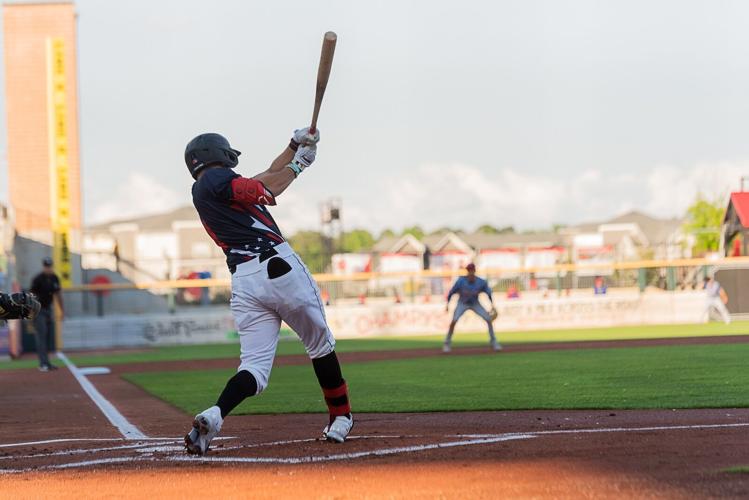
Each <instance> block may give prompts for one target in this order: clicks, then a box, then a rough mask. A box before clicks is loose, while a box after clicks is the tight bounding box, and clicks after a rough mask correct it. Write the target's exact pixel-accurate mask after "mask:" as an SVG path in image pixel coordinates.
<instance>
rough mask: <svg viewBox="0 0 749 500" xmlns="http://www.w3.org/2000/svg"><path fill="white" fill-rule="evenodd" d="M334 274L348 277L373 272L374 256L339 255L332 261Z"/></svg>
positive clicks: (361, 254) (357, 254) (362, 254)
mask: <svg viewBox="0 0 749 500" xmlns="http://www.w3.org/2000/svg"><path fill="white" fill-rule="evenodd" d="M331 264H332V268H333V274H337V275H341V276H347V275H351V274H355V273H368V272H371V271H372V255H371V254H368V253H337V254H334V255H333V259H332V262H331Z"/></svg>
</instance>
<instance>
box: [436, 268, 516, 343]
mask: <svg viewBox="0 0 749 500" xmlns="http://www.w3.org/2000/svg"><path fill="white" fill-rule="evenodd" d="M466 271H467V273H468V274H467V275H466V276H461V277H460V278H458V280H457V281H456V282H455V284H454V285H453V287H452V288H451V289H450V292H449V293H448V294H447V303H446V304H445V311H446V312H447V311H449V310H450V299H451V298H452V296H453V295H456V294H457V295H458V304H457V305H456V306H455V312H454V314H453V319H452V321H451V322H450V329H449V330H448V331H447V337H445V344H444V345H443V346H442V351H443V352H450V351H451V350H452V347H451V344H452V339H453V332H454V331H455V325H456V324H457V323H458V320H459V319H460V317H461V316H463V314H465V312H466V311H468V310H469V309H470V310H471V311H473V312H475V313H476V314H478V315H479V316H481V319H483V320H484V321H486V324H487V326H488V327H489V345H490V346H491V348H492V349H494V350H495V351H499V350H501V349H502V346H501V345H500V344H499V342H497V338H496V337H495V336H494V325H492V321H493V320H494V319H495V318H496V317H497V310H496V309H495V308H494V299H493V298H492V289H491V288H489V285H488V284H487V283H486V280H484V279H481V278H479V277H478V276H476V266H475V265H474V264H473V263H471V264H468V265H467V266H466ZM481 293H485V294H486V295H488V296H489V300H490V301H491V303H492V308H491V311H487V310H486V309H484V308H483V306H482V305H481V304H480V303H479V295H480V294H481Z"/></svg>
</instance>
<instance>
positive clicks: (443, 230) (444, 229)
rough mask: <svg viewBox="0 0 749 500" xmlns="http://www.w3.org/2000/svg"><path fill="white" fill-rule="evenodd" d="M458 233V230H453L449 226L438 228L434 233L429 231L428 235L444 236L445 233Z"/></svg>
mask: <svg viewBox="0 0 749 500" xmlns="http://www.w3.org/2000/svg"><path fill="white" fill-rule="evenodd" d="M458 232H460V229H455V228H452V227H450V226H442V227H440V228H437V229H435V230H434V231H431V232H430V233H429V234H430V235H431V234H445V233H458Z"/></svg>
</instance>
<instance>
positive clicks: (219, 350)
mask: <svg viewBox="0 0 749 500" xmlns="http://www.w3.org/2000/svg"><path fill="white" fill-rule="evenodd" d="M737 334H738V335H741V334H749V322H734V323H732V324H730V325H724V324H723V323H708V324H698V325H653V326H623V327H612V328H576V329H560V330H535V331H527V332H498V335H499V338H500V341H501V342H502V343H503V344H526V343H539V342H575V341H582V340H619V339H651V338H674V337H706V336H716V335H737ZM442 340H443V336H442V335H427V336H411V337H382V338H375V339H342V340H339V341H338V345H337V348H336V350H337V351H338V352H357V351H360V352H362V351H389V350H400V349H423V348H427V349H432V348H433V349H437V348H439V346H440V345H441V344H442ZM486 342H487V336H486V333H484V332H480V333H456V334H455V340H454V343H455V345H456V346H461V345H463V346H468V345H484V344H486ZM303 353H304V348H303V347H302V344H301V343H300V342H299V341H298V340H296V339H289V340H288V341H287V340H284V341H282V342H279V344H278V355H279V356H285V355H288V354H303ZM238 356H239V345H238V344H237V343H232V344H205V345H181V346H168V347H157V348H153V349H150V350H146V351H141V352H119V353H113V354H86V353H76V354H74V355H71V356H70V358H71V360H72V361H73V362H74V363H76V364H77V365H79V366H99V365H105V366H106V365H115V364H123V363H137V362H154V361H176V360H196V361H197V360H201V359H220V358H237V357H238ZM36 364H37V363H36V361H33V360H20V361H13V362H8V363H3V362H0V370H3V369H14V368H33V367H35V366H36Z"/></svg>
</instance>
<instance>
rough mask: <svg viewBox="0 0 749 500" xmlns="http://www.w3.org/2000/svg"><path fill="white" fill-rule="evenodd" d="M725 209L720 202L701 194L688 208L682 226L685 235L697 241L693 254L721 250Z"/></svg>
mask: <svg viewBox="0 0 749 500" xmlns="http://www.w3.org/2000/svg"><path fill="white" fill-rule="evenodd" d="M723 215H724V207H723V203H722V202H721V201H720V200H717V199H716V200H708V199H706V198H704V197H703V196H702V195H701V194H700V195H697V199H696V200H695V201H694V203H692V204H691V205H690V206H689V208H687V216H686V220H685V221H684V225H683V226H682V228H683V230H684V232H685V233H688V234H692V235H693V236H694V239H695V243H694V246H693V247H692V253H693V254H695V255H700V254H704V253H705V252H714V251H716V250H718V248H720V226H721V224H722V223H723Z"/></svg>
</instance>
